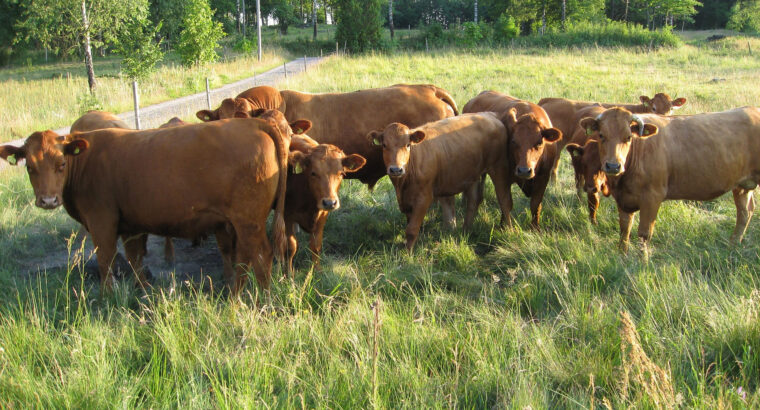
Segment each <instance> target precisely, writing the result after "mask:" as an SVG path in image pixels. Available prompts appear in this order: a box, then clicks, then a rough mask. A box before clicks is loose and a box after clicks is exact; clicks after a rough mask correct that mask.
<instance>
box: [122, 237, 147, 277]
mask: <svg viewBox="0 0 760 410" xmlns="http://www.w3.org/2000/svg"><path fill="white" fill-rule="evenodd" d="M121 242H122V243H123V244H124V253H125V254H126V256H127V261H128V262H129V265H130V266H131V267H132V270H133V271H134V272H135V279H136V281H135V282H136V283H135V285H136V286H139V287H140V288H142V289H143V290H145V287H146V286H147V285H148V279H147V277H146V275H145V270H146V268H145V266H143V260H144V259H145V254H146V253H147V251H148V250H147V244H148V234H146V233H142V234H137V235H121Z"/></svg>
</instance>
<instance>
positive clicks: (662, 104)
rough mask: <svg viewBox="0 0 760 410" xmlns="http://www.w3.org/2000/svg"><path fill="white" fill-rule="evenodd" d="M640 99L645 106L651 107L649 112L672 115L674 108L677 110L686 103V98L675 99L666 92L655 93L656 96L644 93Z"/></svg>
mask: <svg viewBox="0 0 760 410" xmlns="http://www.w3.org/2000/svg"><path fill="white" fill-rule="evenodd" d="M639 100H640V101H641V103H642V104H644V107H647V108H648V109H649V111H648V112H651V113H654V114H660V115H670V114H672V113H673V110H677V109H679V108H681V107H682V106H683V105H684V104H686V98H683V97H682V98H676V99H675V100H673V99H671V98H670V96H669V95H667V94H665V93H657V94H655V95H654V98H649V97H647V96H646V95H642V96H641V97H639Z"/></svg>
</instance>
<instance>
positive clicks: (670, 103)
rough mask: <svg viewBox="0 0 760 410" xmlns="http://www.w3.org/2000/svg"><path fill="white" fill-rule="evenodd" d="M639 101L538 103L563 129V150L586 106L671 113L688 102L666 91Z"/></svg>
mask: <svg viewBox="0 0 760 410" xmlns="http://www.w3.org/2000/svg"><path fill="white" fill-rule="evenodd" d="M639 101H641V103H639V104H618V103H597V102H591V101H576V100H569V99H567V98H542V99H541V100H540V101H539V102H538V105H540V106H541V108H543V109H544V111H546V114H547V115H548V116H549V119H550V120H551V121H552V125H554V127H556V128H557V129H559V130H560V131H562V135H564V138H563V139H562V140H560V141H559V142H558V143H557V146H558V149H560V150H561V149H562V148H563V147H564V146H565V145H567V144H568V143H570V142H571V139H572V138H573V136H574V135H575V133H576V131H577V130H578V121H579V120H580V119H581V118H584V117H579V113H578V112H579V111H580V110H582V109H584V108H587V107H590V106H593V105H601V106H602V107H604V108H612V107H623V108H625V109H626V110H628V111H630V112H632V113H634V114H649V113H654V114H660V115H670V114H671V113H672V112H673V110H675V109H678V108H681V107H682V106H683V105H684V104H685V103H686V99H685V98H676V99H671V98H670V96H669V95H667V94H665V93H657V94H655V95H654V98H649V97H647V96H646V95H642V96H641V97H639ZM589 117H590V115H589ZM576 143H577V142H576ZM580 145H583V144H580ZM557 161H558V162H557V163H559V157H557ZM552 173H553V175H552V177H553V178H555V179H556V176H557V165H555V166H554V169H553V170H552ZM582 185H583V184H581V186H582Z"/></svg>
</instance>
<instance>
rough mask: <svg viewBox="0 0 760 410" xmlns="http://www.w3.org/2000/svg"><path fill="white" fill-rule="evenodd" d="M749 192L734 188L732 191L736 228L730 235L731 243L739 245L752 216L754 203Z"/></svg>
mask: <svg viewBox="0 0 760 410" xmlns="http://www.w3.org/2000/svg"><path fill="white" fill-rule="evenodd" d="M752 192H753V191H751V190H747V189H743V188H736V189H734V191H733V194H734V204H735V205H736V227H735V228H734V233H733V235H731V243H733V244H739V243H741V242H742V239H744V233H745V232H746V231H747V226H748V225H749V221H750V219H752V214H753V213H754V211H755V201H754V200H753V199H752Z"/></svg>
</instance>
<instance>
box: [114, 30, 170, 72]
mask: <svg viewBox="0 0 760 410" xmlns="http://www.w3.org/2000/svg"><path fill="white" fill-rule="evenodd" d="M126 28H127V29H126V30H124V32H123V33H122V34H121V35H120V36H119V37H118V38H117V39H116V42H115V43H116V44H115V51H116V52H117V53H119V54H121V55H122V56H123V57H124V59H123V60H122V61H121V64H122V66H123V71H124V74H126V76H127V77H129V78H130V79H132V80H137V79H142V78H145V77H146V76H147V75H148V74H150V73H151V72H153V70H154V69H155V66H156V63H158V62H159V61H161V59H162V58H164V53H162V52H161V41H160V40H159V41H158V42H156V41H155V40H154V39H155V38H156V37H157V36H158V33H159V32H160V30H161V23H158V24H157V25H154V26H153V27H150V20H148V19H147V17H145V18H134V19H133V20H131V21H130V22H128V23H127V25H126Z"/></svg>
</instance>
